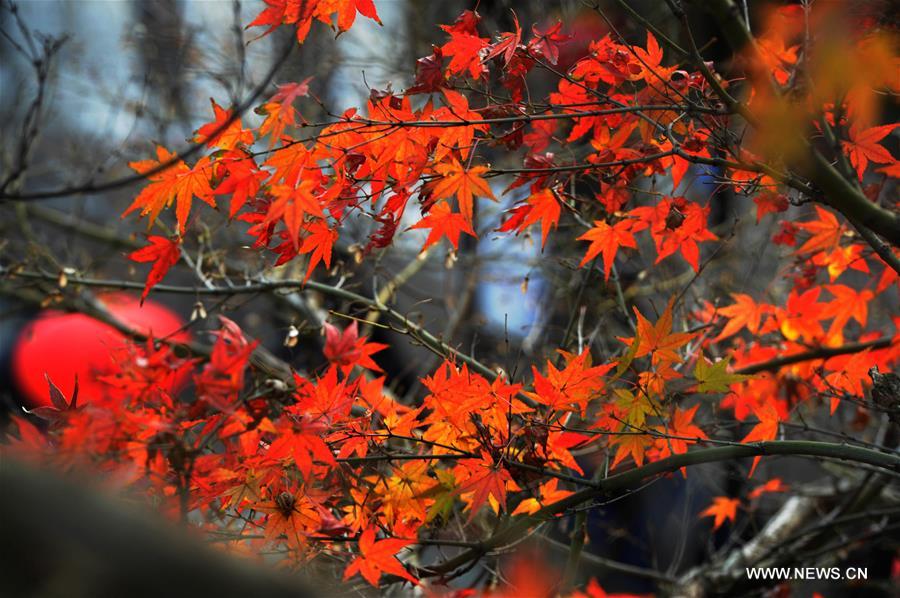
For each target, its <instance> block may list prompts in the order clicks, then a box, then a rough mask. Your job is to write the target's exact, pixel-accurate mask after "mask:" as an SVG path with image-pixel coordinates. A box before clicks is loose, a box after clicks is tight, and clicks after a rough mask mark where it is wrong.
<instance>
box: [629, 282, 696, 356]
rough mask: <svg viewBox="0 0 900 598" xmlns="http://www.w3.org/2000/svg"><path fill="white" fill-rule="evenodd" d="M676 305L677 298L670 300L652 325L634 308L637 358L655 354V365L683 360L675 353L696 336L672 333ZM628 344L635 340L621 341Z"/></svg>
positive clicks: (691, 333) (693, 334)
mask: <svg viewBox="0 0 900 598" xmlns="http://www.w3.org/2000/svg"><path fill="white" fill-rule="evenodd" d="M674 304H675V298H674V297H672V298H671V299H669V304H668V305H667V306H666V309H665V311H663V313H662V315H661V316H660V317H659V320H657V321H656V324H651V323H650V321H649V320H648V319H647V318H645V317H644V315H643V314H642V313H641V312H640V311H638V308H637V307H635V308H634V314H635V316H637V336H638V348H637V351H636V352H635V354H634V357H635V358H638V357H643V356H644V355H648V354H650V353H652V354H653V361H654V363H655V364H659V363H660V362H669V363H675V362H678V361H680V360H681V358H680V357H679V356H678V354H677V353H676V352H675V351H676V349H678V348H679V347H681V346H683V345H686V344H687V342H688V341H690V340H691V339H692V338H694V337H695V336H696V334H695V333H693V332H674V333H673V332H672V308H673V306H674ZM621 340H623V341H625V342H626V343H629V344H630V342H634V339H621Z"/></svg>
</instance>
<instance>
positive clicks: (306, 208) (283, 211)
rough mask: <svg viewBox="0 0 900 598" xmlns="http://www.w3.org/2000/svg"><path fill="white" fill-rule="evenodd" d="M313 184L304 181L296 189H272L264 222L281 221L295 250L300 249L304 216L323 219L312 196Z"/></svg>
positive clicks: (316, 200) (278, 187) (309, 181)
mask: <svg viewBox="0 0 900 598" xmlns="http://www.w3.org/2000/svg"><path fill="white" fill-rule="evenodd" d="M313 187H315V182H314V181H311V180H307V179H304V180H303V181H301V182H300V185H299V186H298V187H289V186H287V185H275V186H274V187H272V195H273V196H274V198H275V199H274V200H273V201H272V203H271V204H270V205H269V211H268V212H266V220H265V222H266V223H267V224H268V223H272V222H275V221H277V220H283V221H284V225H285V227H286V228H287V230H288V233H289V234H290V238H291V242H293V244H294V247H295V248H299V247H300V230H301V229H302V228H303V225H304V224H305V222H306V215H307V214H309V215H311V216H318V217H319V218H324V217H325V212H324V210H322V206H321V204H320V203H319V200H318V199H317V198H316V197H315V196H314V195H313V194H312V189H313Z"/></svg>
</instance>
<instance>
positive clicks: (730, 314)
mask: <svg viewBox="0 0 900 598" xmlns="http://www.w3.org/2000/svg"><path fill="white" fill-rule="evenodd" d="M731 297H732V298H733V299H734V303H732V304H731V305H727V306H725V307H722V308H719V310H718V312H719V313H720V314H721V315H723V316H725V317H726V318H728V323H726V324H725V326H724V328H722V332H720V333H719V336H717V337H716V338H715V339H713V340H716V341H720V340H722V339H723V338H728V337H729V336H731V335H733V334H736V333H737V332H738V331H740V329H741V328H744V327H745V326H746V327H747V330H749V331H750V332H751V333H753V334H756V333H757V332H759V329H760V326H761V325H762V321H763V317H765V315H766V314H768V313H771V312H772V306H771V305H768V304H766V303H757V302H756V301H754V300H753V297H751V296H750V295H746V294H744V293H732V294H731Z"/></svg>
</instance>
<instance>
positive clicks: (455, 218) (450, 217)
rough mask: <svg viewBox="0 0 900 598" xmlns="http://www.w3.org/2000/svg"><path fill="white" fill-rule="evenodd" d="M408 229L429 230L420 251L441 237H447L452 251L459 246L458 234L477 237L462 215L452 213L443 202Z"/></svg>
mask: <svg viewBox="0 0 900 598" xmlns="http://www.w3.org/2000/svg"><path fill="white" fill-rule="evenodd" d="M409 228H410V229H415V228H422V229H425V228H430V229H431V232H430V233H428V238H427V239H425V245H423V246H422V251H425V250H426V249H428V248H429V247H431V246H432V245H434V244H435V243H437V242H438V241H440V240H441V237H447V240H448V241H450V244H451V245H453V249H457V248H458V246H459V235H460V233H466V234H467V235H471V236H473V237H477V235H476V234H475V231H474V230H472V225H471V224H470V223H469V221H468V220H466V219H465V218H464V217H463V215H462V214H457V213H456V212H453V211H452V210H451V209H450V205H449V204H448V203H447V202H445V201H442V202H439V203H437V204H435V205H434V206H433V207H432V208H431V211H430V212H429V213H428V215H427V216H425V217H424V218H422V220H420V221H419V222H417V223H415V224H413V225H412V226H411V227H409Z"/></svg>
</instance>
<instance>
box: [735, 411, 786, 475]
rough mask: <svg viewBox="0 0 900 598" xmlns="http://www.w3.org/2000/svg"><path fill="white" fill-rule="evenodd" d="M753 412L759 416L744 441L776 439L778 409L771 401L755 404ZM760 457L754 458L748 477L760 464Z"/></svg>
mask: <svg viewBox="0 0 900 598" xmlns="http://www.w3.org/2000/svg"><path fill="white" fill-rule="evenodd" d="M753 413H754V414H755V415H756V417H757V418H759V423H758V424H756V425H755V426H754V427H753V429H752V430H750V433H749V434H747V435H746V436H744V439H743V440H741V442H742V443H744V444H746V443H748V442H766V441H769V440H775V438H776V437H777V436H778V410H777V409H775V406H774V405H772V403H770V402H766V403H764V404H763V405H762V406H759V407H757V406H755V405H754V406H753ZM759 460H760V457H754V458H753V465H751V466H750V474H749V475H748V476H747V477H750V478H752V477H753V472H754V471H755V470H756V466H757V465H758V464H759Z"/></svg>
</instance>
